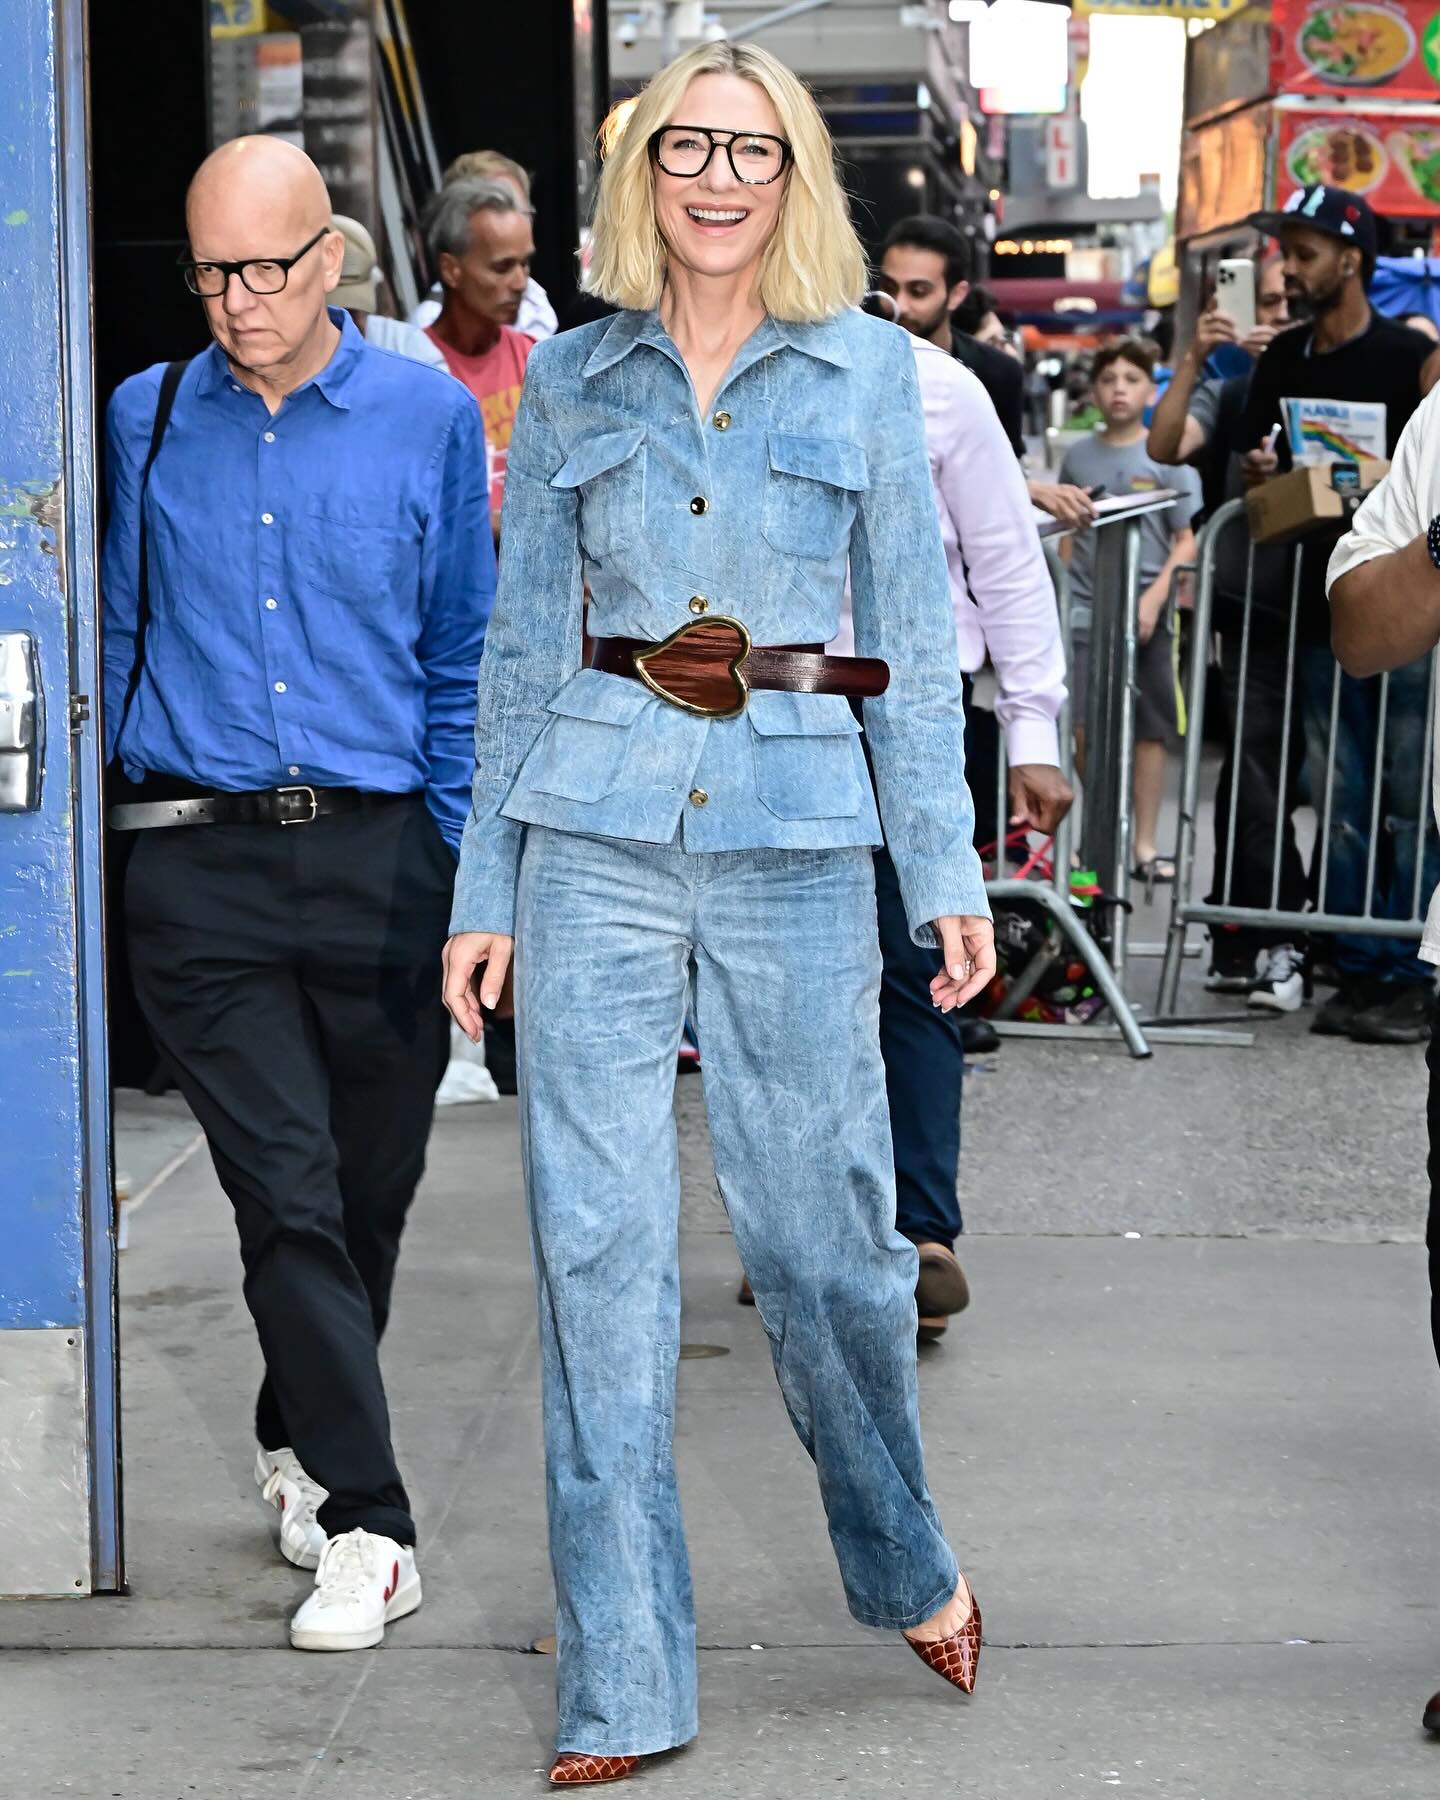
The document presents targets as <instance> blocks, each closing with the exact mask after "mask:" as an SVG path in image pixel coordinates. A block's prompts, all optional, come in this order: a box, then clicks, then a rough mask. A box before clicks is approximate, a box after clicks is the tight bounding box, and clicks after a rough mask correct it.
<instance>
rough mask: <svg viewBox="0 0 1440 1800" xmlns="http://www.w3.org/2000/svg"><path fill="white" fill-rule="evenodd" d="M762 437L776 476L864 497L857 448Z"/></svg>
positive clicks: (783, 435) (866, 476)
mask: <svg viewBox="0 0 1440 1800" xmlns="http://www.w3.org/2000/svg"><path fill="white" fill-rule="evenodd" d="M616 435H617V436H618V435H619V434H618V433H617V434H616ZM766 437H767V442H768V444H769V449H770V467H771V468H772V469H774V470H775V471H776V472H777V473H778V474H781V475H798V476H799V477H800V478H801V479H802V480H805V481H823V482H825V483H826V484H827V485H828V486H830V487H836V488H845V489H846V490H847V491H849V492H850V493H853V494H861V493H864V491H865V490H866V488H868V487H869V485H870V465H869V462H868V460H867V459H866V456H865V452H864V450H863V449H862V448H861V446H860V445H859V444H850V443H846V442H845V440H844V439H842V438H813V437H796V436H794V435H793V434H791V433H790V432H786V431H771V432H768V433H767V434H766ZM562 473H563V471H562Z"/></svg>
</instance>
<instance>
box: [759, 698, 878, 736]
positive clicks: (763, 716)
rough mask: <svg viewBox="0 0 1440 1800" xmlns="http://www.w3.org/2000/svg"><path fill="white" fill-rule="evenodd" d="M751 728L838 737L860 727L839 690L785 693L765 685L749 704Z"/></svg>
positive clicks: (765, 732) (763, 733)
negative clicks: (831, 691) (830, 692)
mask: <svg viewBox="0 0 1440 1800" xmlns="http://www.w3.org/2000/svg"><path fill="white" fill-rule="evenodd" d="M745 711H746V716H747V717H748V718H749V720H750V728H751V730H752V731H755V732H758V733H759V735H760V736H761V737H839V736H851V735H853V734H855V733H858V731H859V730H860V722H859V720H858V719H857V718H856V717H855V715H854V713H853V712H851V710H850V702H849V701H848V700H846V699H844V698H843V697H842V696H841V695H839V694H785V693H780V692H778V691H776V690H774V689H771V688H762V689H760V690H759V691H758V692H753V693H752V694H751V695H750V704H749V705H748V706H747V707H746V709H745Z"/></svg>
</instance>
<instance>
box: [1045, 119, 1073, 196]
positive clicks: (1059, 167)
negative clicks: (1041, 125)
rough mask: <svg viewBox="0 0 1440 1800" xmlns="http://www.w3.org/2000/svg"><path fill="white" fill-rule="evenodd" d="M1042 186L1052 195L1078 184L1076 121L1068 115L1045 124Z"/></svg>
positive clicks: (1049, 120)
mask: <svg viewBox="0 0 1440 1800" xmlns="http://www.w3.org/2000/svg"><path fill="white" fill-rule="evenodd" d="M1045 185H1046V187H1048V188H1049V189H1050V191H1051V192H1052V193H1062V192H1064V190H1065V189H1067V188H1073V187H1078V186H1079V185H1080V121H1079V120H1078V119H1077V118H1075V117H1074V115H1073V114H1071V113H1061V114H1060V115H1059V117H1058V118H1054V119H1047V120H1046V121H1045Z"/></svg>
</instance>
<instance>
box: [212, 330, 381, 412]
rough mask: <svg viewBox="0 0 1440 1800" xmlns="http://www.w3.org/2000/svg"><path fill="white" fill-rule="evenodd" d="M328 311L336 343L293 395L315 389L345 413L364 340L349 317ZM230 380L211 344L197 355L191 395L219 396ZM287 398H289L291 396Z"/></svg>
mask: <svg viewBox="0 0 1440 1800" xmlns="http://www.w3.org/2000/svg"><path fill="white" fill-rule="evenodd" d="M328 311H329V313H330V319H331V322H332V323H333V324H335V325H338V326H339V328H340V342H339V343H338V344H337V345H336V346H335V352H334V354H333V355H332V356H331V358H330V360H329V362H328V363H326V365H325V367H324V368H323V369H321V371H320V373H319V374H318V375H313V376H312V377H311V378H310V380H309V381H307V382H306V383H305V387H302V388H298V389H297V390H296V392H297V393H304V391H305V388H306V387H314V388H318V389H319V390H320V392H321V393H322V394H323V395H324V396H325V398H326V399H327V400H328V401H329V402H330V404H331V405H332V406H334V407H338V408H339V409H340V411H342V412H346V411H348V410H349V406H350V402H349V400H348V398H347V397H346V396H347V390H348V388H349V386H350V383H351V381H352V380H353V379H354V377H355V371H356V369H357V368H358V366H359V364H360V360H361V358H362V356H363V355H364V353H365V340H364V338H363V337H362V336H361V335H360V329H359V327H358V326H357V325H356V323H355V321H354V320H353V319H352V318H351V317H350V315H349V313H347V312H342V311H341V310H340V309H339V308H338V307H335V306H332V307H330V308H329V309H328ZM232 379H233V378H232V376H231V374H230V365H229V363H228V362H227V361H226V360H225V352H224V351H223V350H222V349H221V348H220V346H219V345H218V344H215V343H212V344H211V346H210V348H209V349H208V350H206V351H204V352H203V353H202V355H201V358H200V372H199V374H198V375H197V376H196V379H195V392H196V393H197V394H215V393H219V392H220V390H221V389H222V388H224V387H226V386H228V385H229V384H230V383H231V381H232ZM288 397H289V398H293V397H294V396H293V395H292V396H288Z"/></svg>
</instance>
